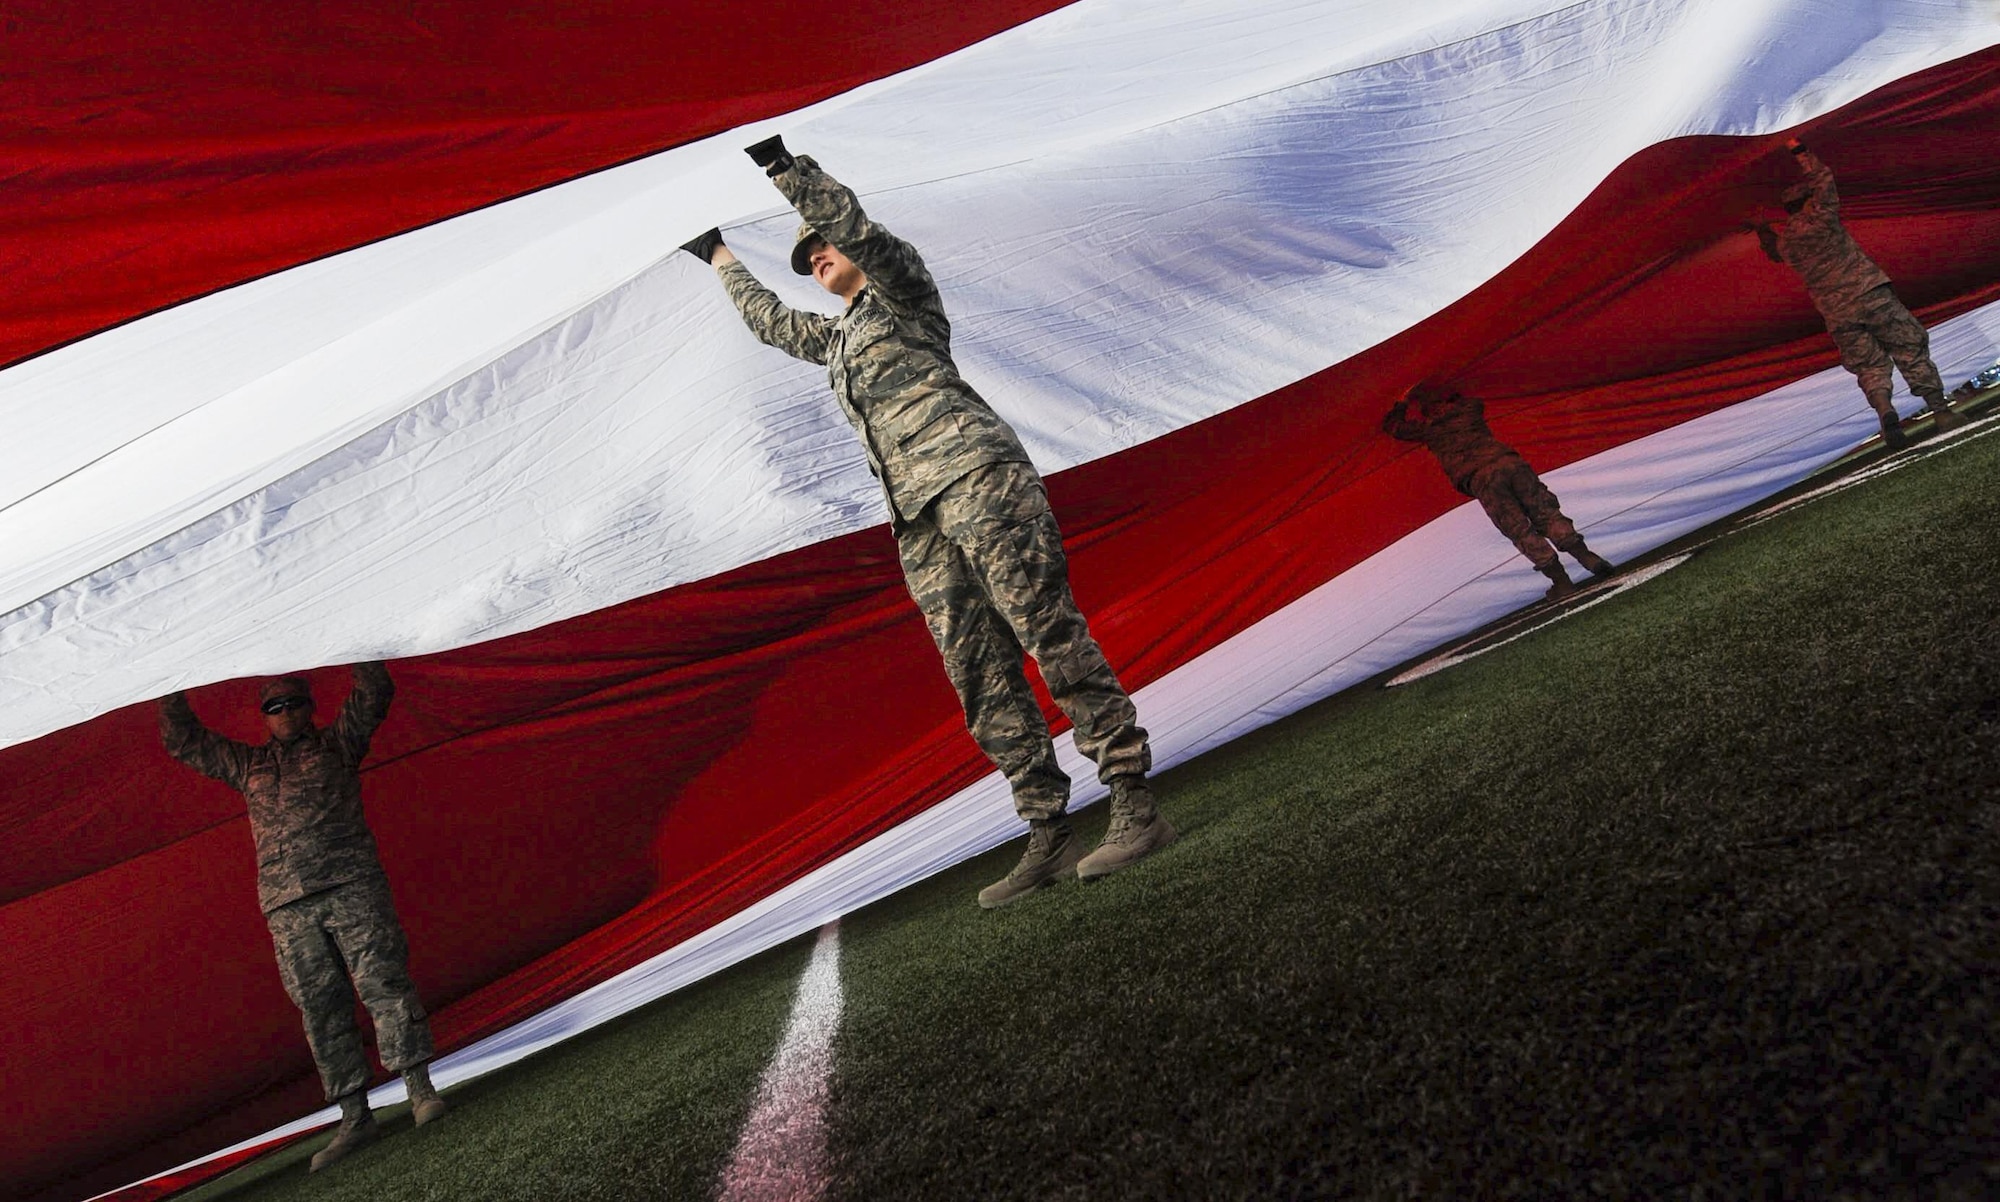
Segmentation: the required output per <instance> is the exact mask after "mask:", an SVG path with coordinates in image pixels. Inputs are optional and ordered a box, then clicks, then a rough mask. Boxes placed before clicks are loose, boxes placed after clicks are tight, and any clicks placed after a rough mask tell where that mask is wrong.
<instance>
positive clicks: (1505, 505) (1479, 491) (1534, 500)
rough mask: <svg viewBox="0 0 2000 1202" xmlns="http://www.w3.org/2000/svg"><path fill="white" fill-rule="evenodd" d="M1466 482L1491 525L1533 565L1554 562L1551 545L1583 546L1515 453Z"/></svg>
mask: <svg viewBox="0 0 2000 1202" xmlns="http://www.w3.org/2000/svg"><path fill="white" fill-rule="evenodd" d="M1467 485H1468V488H1467V491H1469V492H1470V493H1471V494H1472V495H1473V497H1474V498H1475V499H1476V500H1478V502H1479V506H1480V508H1482V509H1484V510H1485V511H1486V516H1487V517H1488V518H1491V519H1492V521H1493V525H1494V527H1495V528H1497V529H1498V530H1499V531H1500V533H1502V534H1504V535H1506V536H1507V537H1508V538H1509V539H1510V540H1512V542H1513V544H1514V546H1515V547H1516V548H1517V549H1519V551H1520V552H1521V554H1523V555H1525V556H1527V557H1528V561H1529V562H1530V563H1532V564H1534V565H1535V566H1536V567H1537V568H1546V567H1548V566H1549V565H1550V564H1553V563H1555V562H1556V547H1560V548H1562V549H1563V550H1565V551H1568V552H1569V553H1570V554H1572V555H1574V554H1576V548H1578V547H1581V546H1583V545H1584V543H1583V540H1582V539H1581V538H1579V537H1577V533H1576V525H1575V523H1573V522H1571V521H1570V520H1569V519H1568V518H1567V517H1564V516H1563V511H1562V509H1561V508H1560V502H1558V501H1557V500H1556V495H1555V494H1554V493H1553V492H1550V491H1549V486H1548V485H1546V484H1544V483H1542V478H1541V477H1540V476H1537V475H1536V474H1535V469H1534V468H1532V467H1529V466H1528V461H1527V460H1525V459H1523V458H1521V457H1520V456H1519V455H1510V456H1508V457H1507V458H1505V459H1502V460H1500V461H1499V462H1497V463H1492V464H1488V465H1487V466H1485V467H1483V468H1480V469H1479V470H1478V471H1477V472H1475V473H1473V476H1472V479H1471V480H1469V481H1467ZM1550 543H1554V544H1555V546H1554V547H1551V546H1550V545H1549V544H1550Z"/></svg>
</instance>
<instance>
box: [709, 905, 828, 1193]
mask: <svg viewBox="0 0 2000 1202" xmlns="http://www.w3.org/2000/svg"><path fill="white" fill-rule="evenodd" d="M842 1004H843V1002H842V996H841V992H840V922H839V920H837V919H836V920H835V921H833V922H829V923H827V924H826V925H825V926H823V927H821V928H820V929H819V942H818V943H816V944H814V945H813V954H812V961H811V963H809V964H807V965H806V971H805V974H804V975H803V976H801V977H800V978H799V995H798V1000H797V1001H795V1002H794V1003H792V1021H791V1023H790V1025H788V1026H787V1027H786V1028H785V1037H784V1039H783V1040H782V1041H781V1042H780V1043H779V1044H778V1052H777V1055H775V1056H773V1057H772V1058H771V1064H770V1066H769V1067H768V1068H766V1069H765V1070H764V1077H763V1080H761V1081H760V1082H758V1084H757V1100H756V1102H755V1103H753V1104H752V1105H751V1107H750V1117H749V1119H748V1120H747V1121H745V1122H744V1124H743V1134H742V1136H741V1137H740V1138H738V1139H737V1141H736V1151H735V1153H734V1154H733V1155H732V1156H731V1157H730V1158H729V1167H728V1168H727V1169H725V1170H723V1173H722V1183H721V1186H720V1188H719V1189H718V1190H717V1194H716V1196H717V1198H718V1199H719V1202H811V1200H816V1199H818V1198H821V1197H823V1196H824V1195H825V1194H826V1187H827V1170H828V1165H827V1149H826V1099H827V1087H828V1083H829V1082H830V1081H831V1079H832V1077H833V1037H834V1035H835V1034H836V1033H837V1032H839V1030H840V1012H841V1008H842Z"/></svg>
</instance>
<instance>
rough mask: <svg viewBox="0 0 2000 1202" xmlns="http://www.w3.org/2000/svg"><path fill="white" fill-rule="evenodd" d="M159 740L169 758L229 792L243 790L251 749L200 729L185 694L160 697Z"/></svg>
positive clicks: (198, 721) (212, 732) (199, 723)
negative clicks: (227, 789)
mask: <svg viewBox="0 0 2000 1202" xmlns="http://www.w3.org/2000/svg"><path fill="white" fill-rule="evenodd" d="M160 741H161V742H162V743H165V744H166V745H167V754H168V755H171V756H173V757H174V758H175V759H177V760H179V761H180V762H181V763H183V764H186V765H187V766H188V767H190V768H192V769H194V770H195V771H196V772H199V773H201V774H202V775H203V776H212V777H214V778H215V779H216V780H219V781H221V782H222V783H224V784H226V785H228V786H229V787H230V788H232V789H241V788H242V787H243V773H244V769H245V767H246V766H247V765H248V764H249V761H250V748H249V747H248V746H247V745H245V744H242V743H238V742H237V741H236V740H234V739H228V738H224V737H223V736H221V735H219V734H216V733H215V732H214V731H212V730H210V729H209V728H208V727H206V726H203V725H202V724H201V719H200V718H197V717H195V713H194V707H193V706H192V705H189V704H188V699H187V694H186V693H169V694H167V695H166V696H165V697H162V698H160Z"/></svg>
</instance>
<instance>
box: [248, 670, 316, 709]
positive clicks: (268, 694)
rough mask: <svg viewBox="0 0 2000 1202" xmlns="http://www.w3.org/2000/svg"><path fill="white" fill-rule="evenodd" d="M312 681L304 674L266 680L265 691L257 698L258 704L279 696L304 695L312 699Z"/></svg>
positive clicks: (308, 699)
mask: <svg viewBox="0 0 2000 1202" xmlns="http://www.w3.org/2000/svg"><path fill="white" fill-rule="evenodd" d="M312 695H313V694H312V682H310V681H308V680H307V679H306V678H305V677H303V676H280V677H277V678H276V679H273V680H267V681H265V682H264V691H263V693H262V694H260V695H259V696H258V698H257V704H258V705H263V704H264V703H265V702H267V701H271V700H274V699H276V698H279V697H303V698H305V699H306V700H307V701H311V700H312Z"/></svg>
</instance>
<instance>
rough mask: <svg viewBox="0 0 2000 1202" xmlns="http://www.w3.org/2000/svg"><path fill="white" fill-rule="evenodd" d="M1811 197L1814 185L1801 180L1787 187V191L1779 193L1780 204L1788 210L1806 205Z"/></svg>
mask: <svg viewBox="0 0 2000 1202" xmlns="http://www.w3.org/2000/svg"><path fill="white" fill-rule="evenodd" d="M1766 195H1768V193H1767V194H1766ZM1811 196H1812V184H1811V183H1810V182H1809V181H1807V180H1800V181H1799V182H1798V183H1796V184H1787V185H1785V190H1784V191H1783V192H1780V193H1778V203H1779V204H1782V205H1784V206H1785V207H1786V208H1788V209H1793V208H1797V207H1799V206H1800V205H1803V204H1805V202H1806V201H1807V199H1808V198H1810V197H1811Z"/></svg>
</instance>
